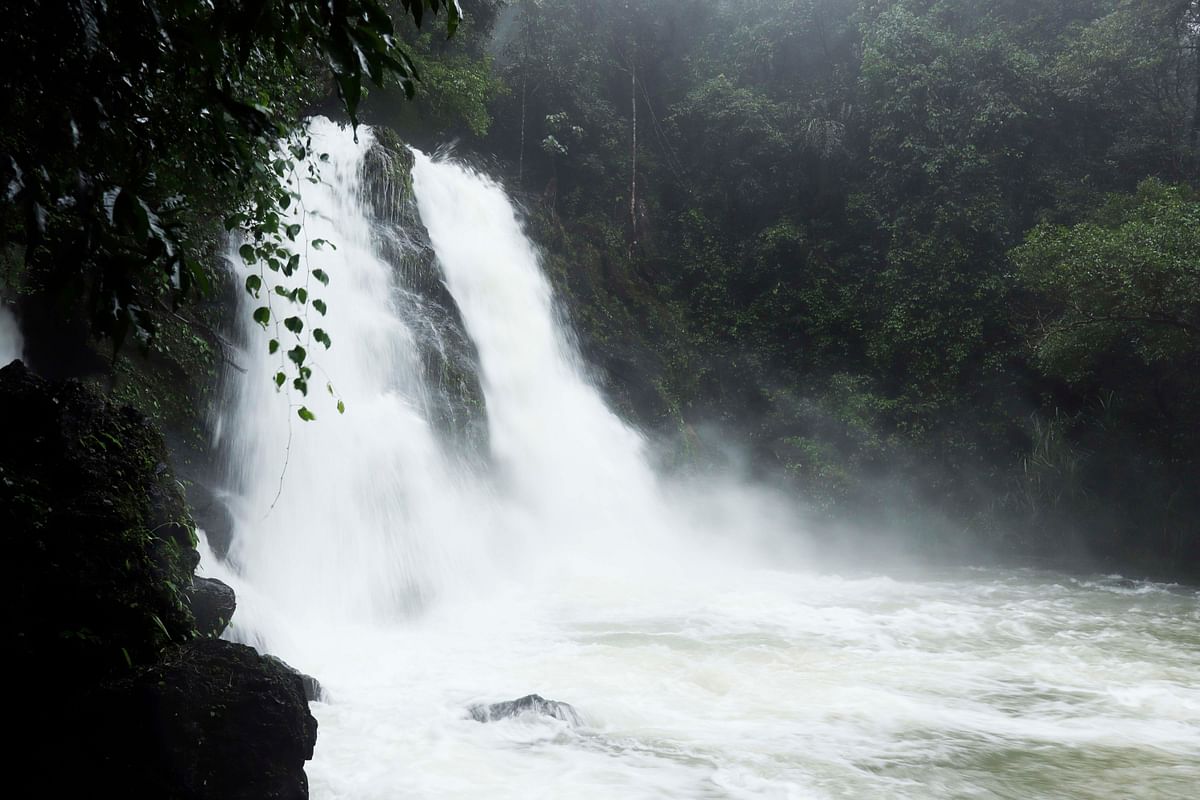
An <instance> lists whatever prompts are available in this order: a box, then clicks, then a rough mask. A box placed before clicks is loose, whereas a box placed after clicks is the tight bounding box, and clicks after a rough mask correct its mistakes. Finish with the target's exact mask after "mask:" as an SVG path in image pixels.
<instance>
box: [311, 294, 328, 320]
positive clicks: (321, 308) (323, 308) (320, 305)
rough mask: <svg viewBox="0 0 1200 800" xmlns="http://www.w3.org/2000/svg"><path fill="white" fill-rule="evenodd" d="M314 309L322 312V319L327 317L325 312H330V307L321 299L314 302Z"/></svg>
mask: <svg viewBox="0 0 1200 800" xmlns="http://www.w3.org/2000/svg"><path fill="white" fill-rule="evenodd" d="M312 307H313V308H315V309H316V310H317V311H319V312H321V316H322V317H323V316H325V312H326V311H328V310H329V308H328V306H326V305H325V301H324V300H321V299H320V298H318V299H316V300H313V301H312Z"/></svg>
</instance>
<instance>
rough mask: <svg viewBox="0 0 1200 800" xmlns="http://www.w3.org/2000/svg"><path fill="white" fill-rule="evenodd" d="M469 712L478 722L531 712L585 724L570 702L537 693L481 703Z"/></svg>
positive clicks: (570, 723) (576, 723) (570, 722)
mask: <svg viewBox="0 0 1200 800" xmlns="http://www.w3.org/2000/svg"><path fill="white" fill-rule="evenodd" d="M467 712H468V713H470V715H471V719H473V720H475V721H476V722H494V721H496V720H499V719H509V718H511V717H519V716H522V715H525V714H529V715H534V716H541V717H553V718H554V719H557V720H562V721H563V722H565V723H567V724H568V725H581V724H583V719H582V718H581V717H580V716H579V712H578V711H576V710H575V708H574V707H573V706H571V705H570V704H569V703H560V702H558V701H557V700H547V699H546V698H544V697H542V696H541V695H537V694H527V695H525V696H524V697H519V698H517V699H516V700H505V701H504V702H502V703H491V704H490V705H487V704H482V703H480V704H478V705H473V706H471V707H470V708H468V709H467Z"/></svg>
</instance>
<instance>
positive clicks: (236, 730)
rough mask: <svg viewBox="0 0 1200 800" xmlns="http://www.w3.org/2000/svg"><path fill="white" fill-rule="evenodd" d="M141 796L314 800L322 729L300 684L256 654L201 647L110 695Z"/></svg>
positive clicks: (114, 769) (241, 648) (133, 786)
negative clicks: (313, 762)
mask: <svg viewBox="0 0 1200 800" xmlns="http://www.w3.org/2000/svg"><path fill="white" fill-rule="evenodd" d="M109 702H110V708H111V712H112V715H114V716H113V717H110V719H115V720H116V721H115V722H114V723H113V724H114V725H115V726H117V727H119V728H121V730H120V731H119V733H120V741H121V747H120V752H119V754H118V756H117V757H115V758H110V762H109V767H110V769H109V774H110V775H123V776H124V777H123V779H118V780H121V784H122V785H121V788H122V790H123V791H125V792H126V793H127V795H128V796H134V797H181V798H190V799H192V800H304V798H307V797H308V779H307V777H306V776H305V774H304V762H305V761H307V760H308V759H310V758H312V754H313V747H314V745H315V744H316V741H317V721H316V720H315V719H314V718H313V716H312V714H311V713H309V710H308V702H307V701H306V699H305V696H304V685H303V682H302V680H301V679H300V677H299V676H298V675H297V674H296V673H295V672H294V671H293V670H291V669H288V668H287V667H286V666H284V665H282V664H281V663H280V662H279V661H278V660H277V659H272V658H269V657H265V656H261V655H259V654H258V652H257V651H255V650H254V648H252V647H247V646H246V645H241V644H234V643H233V642H226V641H222V640H220V639H197V640H194V641H192V642H188V643H186V644H184V645H182V646H180V647H178V648H174V649H173V650H171V651H170V652H169V653H167V654H166V655H165V657H164V658H163V659H162V661H161V662H160V663H159V664H156V665H155V666H153V667H150V668H148V669H146V670H143V671H141V672H140V673H139V674H138V675H137V676H135V677H134V678H132V679H130V680H127V681H124V682H121V683H118V684H116V685H115V686H114V687H113V689H112V690H110V692H109Z"/></svg>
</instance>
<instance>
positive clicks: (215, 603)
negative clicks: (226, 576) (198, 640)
mask: <svg viewBox="0 0 1200 800" xmlns="http://www.w3.org/2000/svg"><path fill="white" fill-rule="evenodd" d="M188 601H189V602H190V603H191V606H192V616H194V617H195V618H196V632H197V633H199V634H200V635H201V636H213V637H216V636H220V635H221V634H222V633H223V632H224V630H225V628H227V627H228V626H229V620H231V619H232V618H233V612H234V610H235V609H236V608H237V595H235V594H234V593H233V589H231V588H230V587H229V586H228V585H227V584H226V583H224V582H222V581H219V580H217V579H216V578H192V589H191V591H189V592H188Z"/></svg>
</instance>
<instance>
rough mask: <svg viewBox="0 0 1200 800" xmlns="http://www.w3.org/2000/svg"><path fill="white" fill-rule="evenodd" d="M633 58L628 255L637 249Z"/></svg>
mask: <svg viewBox="0 0 1200 800" xmlns="http://www.w3.org/2000/svg"><path fill="white" fill-rule="evenodd" d="M631 52H632V53H633V56H632V57H631V58H630V59H629V102H630V106H631V107H632V109H633V136H632V137H631V144H630V150H631V154H632V157H631V158H630V161H631V165H632V166H631V169H630V171H629V225H630V240H629V241H630V245H629V254H630V255H631V256H632V255H633V248H635V247H637V240H638V229H637V66H636V56H637V51H636V50H631Z"/></svg>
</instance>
